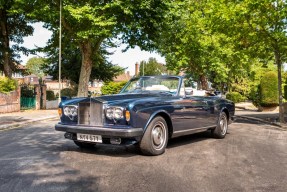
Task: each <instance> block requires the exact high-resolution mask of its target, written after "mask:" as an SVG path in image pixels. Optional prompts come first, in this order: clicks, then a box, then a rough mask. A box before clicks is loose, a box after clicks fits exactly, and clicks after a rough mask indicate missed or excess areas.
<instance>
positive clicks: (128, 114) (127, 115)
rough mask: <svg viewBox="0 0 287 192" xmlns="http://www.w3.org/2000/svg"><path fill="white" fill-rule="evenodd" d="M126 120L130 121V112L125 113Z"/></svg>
mask: <svg viewBox="0 0 287 192" xmlns="http://www.w3.org/2000/svg"><path fill="white" fill-rule="evenodd" d="M125 115H126V120H127V121H130V120H131V114H130V112H129V111H126V114H125Z"/></svg>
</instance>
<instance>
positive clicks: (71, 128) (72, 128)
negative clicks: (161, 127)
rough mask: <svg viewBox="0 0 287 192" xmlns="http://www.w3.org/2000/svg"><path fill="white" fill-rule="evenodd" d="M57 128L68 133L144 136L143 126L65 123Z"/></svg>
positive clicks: (128, 136) (56, 126)
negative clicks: (123, 126) (97, 125)
mask: <svg viewBox="0 0 287 192" xmlns="http://www.w3.org/2000/svg"><path fill="white" fill-rule="evenodd" d="M55 129H56V130H57V131H64V132H68V133H82V134H92V135H101V136H103V137H104V136H107V137H121V138H132V137H139V136H143V133H144V132H143V129H142V128H121V127H117V128H109V127H96V126H83V125H65V124H60V123H58V124H56V125H55Z"/></svg>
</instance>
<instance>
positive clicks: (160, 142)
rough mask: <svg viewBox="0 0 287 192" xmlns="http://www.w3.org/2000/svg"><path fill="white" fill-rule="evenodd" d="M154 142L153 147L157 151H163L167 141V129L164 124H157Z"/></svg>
mask: <svg viewBox="0 0 287 192" xmlns="http://www.w3.org/2000/svg"><path fill="white" fill-rule="evenodd" d="M151 136H152V141H153V146H154V147H155V148H156V149H161V148H162V147H163V146H164V144H165V140H166V129H165V126H164V124H163V123H162V122H157V123H156V124H155V126H154V127H153V129H152V135H151Z"/></svg>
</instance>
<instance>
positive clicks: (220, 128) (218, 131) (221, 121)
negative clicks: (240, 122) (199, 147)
mask: <svg viewBox="0 0 287 192" xmlns="http://www.w3.org/2000/svg"><path fill="white" fill-rule="evenodd" d="M227 129H228V119H227V115H226V113H225V112H221V113H220V115H219V118H218V122H217V126H216V128H215V129H213V130H212V135H213V137H215V138H218V139H223V138H224V137H225V135H226V133H227Z"/></svg>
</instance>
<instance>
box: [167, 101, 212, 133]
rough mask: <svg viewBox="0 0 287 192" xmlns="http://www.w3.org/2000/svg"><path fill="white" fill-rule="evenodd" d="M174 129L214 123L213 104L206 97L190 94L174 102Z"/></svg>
mask: <svg viewBox="0 0 287 192" xmlns="http://www.w3.org/2000/svg"><path fill="white" fill-rule="evenodd" d="M172 121H173V128H174V131H183V130H188V129H195V128H202V127H209V126H213V125H214V124H215V114H214V105H213V102H212V101H211V100H208V97H199V96H191V97H185V98H181V99H179V100H178V101H177V102H175V103H174V112H173V114H172Z"/></svg>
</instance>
